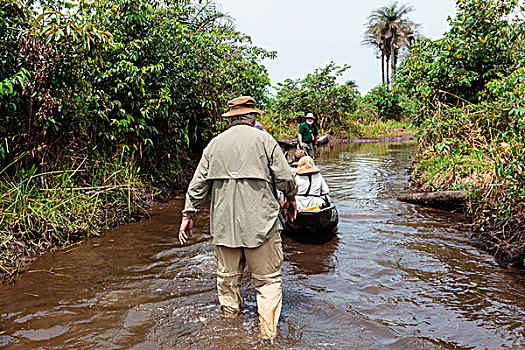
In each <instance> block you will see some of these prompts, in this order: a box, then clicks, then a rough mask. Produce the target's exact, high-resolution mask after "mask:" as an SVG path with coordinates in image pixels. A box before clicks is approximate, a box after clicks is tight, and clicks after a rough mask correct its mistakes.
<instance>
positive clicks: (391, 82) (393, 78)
mask: <svg viewBox="0 0 525 350" xmlns="http://www.w3.org/2000/svg"><path fill="white" fill-rule="evenodd" d="M392 46H393V45H392ZM397 54H398V53H397V49H396V48H394V47H392V57H391V59H392V61H391V63H392V78H391V79H390V88H392V87H394V82H395V81H396V77H395V75H396V65H397Z"/></svg>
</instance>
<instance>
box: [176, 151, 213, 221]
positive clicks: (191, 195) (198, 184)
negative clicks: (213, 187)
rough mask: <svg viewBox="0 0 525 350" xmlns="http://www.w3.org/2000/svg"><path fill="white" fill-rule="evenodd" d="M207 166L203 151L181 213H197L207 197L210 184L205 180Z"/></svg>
mask: <svg viewBox="0 0 525 350" xmlns="http://www.w3.org/2000/svg"><path fill="white" fill-rule="evenodd" d="M208 165H209V163H208V156H207V154H206V150H204V152H203V154H202V157H201V160H200V161H199V165H198V166H197V170H195V173H194V174H193V178H192V179H191V182H190V185H189V187H188V192H187V193H186V203H185V205H184V210H183V211H182V212H183V213H195V212H196V211H198V210H199V209H200V208H201V206H202V203H203V202H204V200H205V199H206V197H207V196H208V192H209V190H210V183H209V182H208V180H206V178H207V177H208Z"/></svg>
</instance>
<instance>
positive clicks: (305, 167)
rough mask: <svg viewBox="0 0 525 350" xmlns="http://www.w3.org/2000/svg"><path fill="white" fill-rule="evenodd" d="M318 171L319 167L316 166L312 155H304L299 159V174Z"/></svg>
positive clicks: (297, 172)
mask: <svg viewBox="0 0 525 350" xmlns="http://www.w3.org/2000/svg"><path fill="white" fill-rule="evenodd" d="M318 172H319V169H318V168H317V167H316V166H315V164H314V160H313V159H312V157H310V156H304V157H302V158H301V159H300V160H299V164H297V171H296V172H295V173H296V174H298V175H306V174H315V173H318Z"/></svg>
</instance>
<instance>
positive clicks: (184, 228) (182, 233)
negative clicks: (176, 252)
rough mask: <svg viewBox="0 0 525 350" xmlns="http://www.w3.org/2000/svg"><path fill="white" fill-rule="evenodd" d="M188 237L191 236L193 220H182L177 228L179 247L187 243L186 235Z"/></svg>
mask: <svg viewBox="0 0 525 350" xmlns="http://www.w3.org/2000/svg"><path fill="white" fill-rule="evenodd" d="M186 232H187V233H188V234H189V236H190V237H191V236H193V220H192V219H190V218H182V222H181V223H180V228H179V241H180V245H183V244H184V243H186V242H187V241H188V234H187V233H186Z"/></svg>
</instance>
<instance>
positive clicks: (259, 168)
mask: <svg viewBox="0 0 525 350" xmlns="http://www.w3.org/2000/svg"><path fill="white" fill-rule="evenodd" d="M254 106H255V100H254V99H253V98H251V97H249V96H243V97H238V98H236V99H233V100H232V101H230V102H229V103H228V107H230V111H229V112H227V113H225V114H223V117H228V118H230V124H231V127H230V128H229V129H228V130H226V131H225V132H223V133H221V134H220V135H218V136H217V137H215V138H214V139H213V140H211V142H210V143H209V144H208V146H207V147H206V149H205V150H204V152H203V154H202V158H201V160H200V162H199V165H198V167H197V170H195V174H194V175H193V179H192V180H191V183H190V186H189V188H188V192H187V194H186V204H185V208H184V210H183V211H182V216H183V218H182V223H181V225H180V229H179V240H180V243H181V244H184V243H186V241H187V239H188V235H187V234H189V236H190V237H191V236H192V234H193V232H192V228H193V221H192V216H193V214H194V213H195V212H196V211H197V210H199V209H200V207H201V206H202V203H203V202H204V199H205V198H206V196H207V195H208V193H209V192H211V204H210V212H211V215H210V233H211V235H212V237H213V243H214V244H215V258H216V259H217V292H218V295H219V303H220V306H221V310H222V313H223V315H224V317H227V318H233V317H237V316H239V314H240V312H241V307H242V305H243V301H242V297H241V294H240V292H239V286H238V285H239V280H240V278H241V275H242V271H243V269H244V265H245V263H248V266H249V267H250V270H251V272H252V278H253V282H254V285H255V289H256V291H257V309H258V312H259V323H260V329H261V333H260V337H261V338H264V339H270V338H274V337H275V336H276V335H277V322H278V321H279V316H280V314H281V305H282V294H281V264H282V262H283V250H282V247H281V230H282V226H281V221H280V219H279V209H280V205H279V202H278V200H277V199H276V195H275V188H277V189H278V190H280V191H281V192H283V193H284V195H285V197H286V200H285V202H284V203H282V208H283V211H284V214H285V215H288V216H289V217H290V219H291V220H293V219H295V216H296V215H297V207H296V204H295V194H296V193H297V184H296V183H295V180H294V178H293V175H292V172H291V170H290V167H289V166H288V163H287V162H286V159H285V157H284V155H283V153H282V151H281V148H280V147H279V146H278V144H277V142H276V141H275V140H274V139H273V137H272V136H271V135H270V134H268V133H267V132H264V131H260V130H257V129H256V128H255V127H253V126H254V125H255V122H256V120H257V116H258V115H259V114H261V113H262V111H260V110H258V109H255V108H254Z"/></svg>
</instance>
